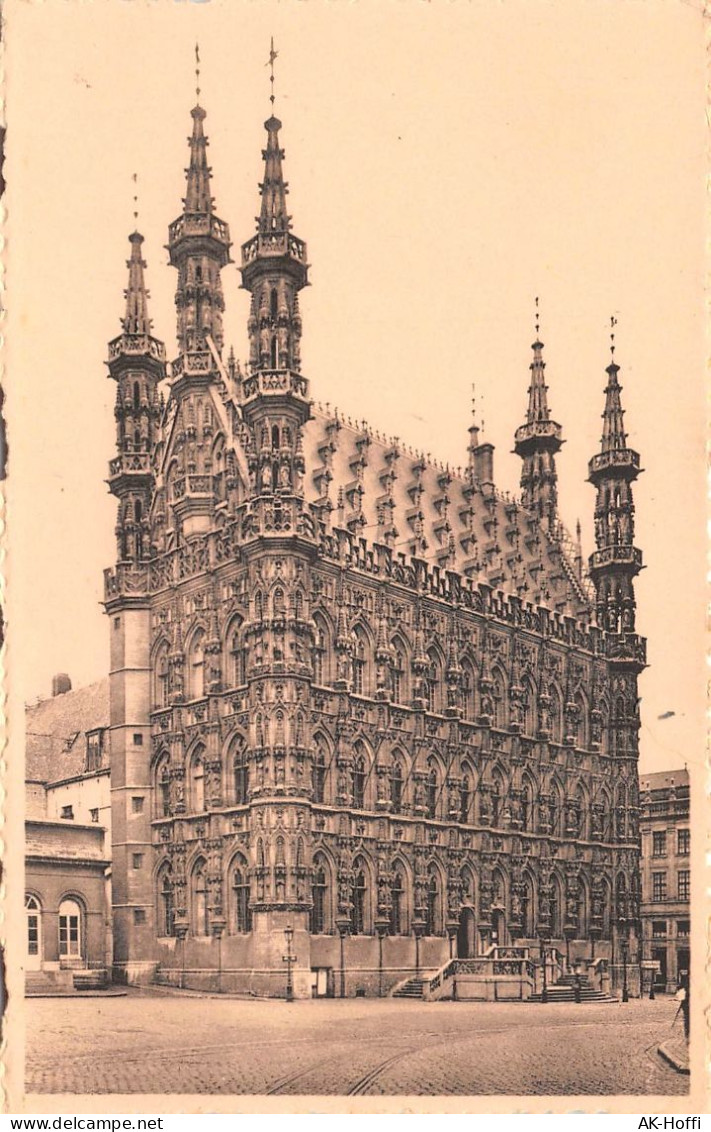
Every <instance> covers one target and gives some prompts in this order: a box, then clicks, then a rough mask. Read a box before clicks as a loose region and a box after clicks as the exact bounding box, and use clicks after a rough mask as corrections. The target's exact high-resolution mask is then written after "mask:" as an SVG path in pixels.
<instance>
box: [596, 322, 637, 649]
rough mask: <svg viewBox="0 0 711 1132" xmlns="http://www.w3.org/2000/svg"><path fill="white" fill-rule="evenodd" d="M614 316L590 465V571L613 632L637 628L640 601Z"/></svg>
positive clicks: (633, 474) (631, 463)
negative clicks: (597, 437)
mask: <svg viewBox="0 0 711 1132" xmlns="http://www.w3.org/2000/svg"><path fill="white" fill-rule="evenodd" d="M615 324H616V320H615V319H614V317H613V318H612V319H611V327H612V332H611V347H610V349H611V355H612V360H611V361H610V364H609V366H608V367H607V370H606V372H607V385H606V387H605V410H604V412H603V414H602V420H603V425H602V438H601V440H600V451H599V453H598V454H597V455H596V456H593V458H592V460H591V461H590V463H589V465H588V470H589V475H588V479H589V481H590V483H592V484H594V485H595V487H596V488H597V498H596V502H595V545H596V547H597V549H596V550H595V552H594V554H592V555H591V557H590V575H591V577H592V579H593V582H594V583H595V589H596V593H597V618H598V622H599V623H600V625H602V626H603V627H604V628H606V629H607V630H608V631H609V632H613V633H620V632H622V633H626V632H633V631H634V627H635V612H636V603H635V595H634V584H633V580H634V578H635V576H636V575H637V574H638V573H639V571H640V570H641V569H642V554H641V552H640V551H639V550H638V549H637V548H636V547H635V546H634V499H633V494H632V484H633V483H634V481H635V480H636V478H637V476H638V475H639V473H640V471H641V468H640V460H639V454H638V453H637V452H635V451H633V449H631V448H628V447H627V434H626V433H625V430H624V423H623V421H624V411H623V409H622V401H621V397H620V394H621V391H622V387H621V385H620V383H619V381H618V377H617V375H618V373H619V368H620V367H619V366H618V365H617V363H616V362H615V360H614V359H615V335H614V328H615Z"/></svg>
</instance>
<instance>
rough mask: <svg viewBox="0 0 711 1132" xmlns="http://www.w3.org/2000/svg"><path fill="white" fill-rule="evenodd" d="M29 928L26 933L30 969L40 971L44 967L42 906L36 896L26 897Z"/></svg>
mask: <svg viewBox="0 0 711 1132" xmlns="http://www.w3.org/2000/svg"><path fill="white" fill-rule="evenodd" d="M25 915H26V917H27V930H26V933H25V940H26V949H27V965H26V970H28V971H39V970H40V968H41V967H42V908H41V907H40V902H39V900H38V899H37V897H36V896H26V897H25Z"/></svg>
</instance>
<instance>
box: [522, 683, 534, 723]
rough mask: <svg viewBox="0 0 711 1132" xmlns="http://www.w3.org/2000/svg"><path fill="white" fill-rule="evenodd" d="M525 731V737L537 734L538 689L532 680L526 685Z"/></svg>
mask: <svg viewBox="0 0 711 1132" xmlns="http://www.w3.org/2000/svg"><path fill="white" fill-rule="evenodd" d="M523 703H524V716H523V730H524V734H525V735H535V734H536V723H537V720H536V689H535V687H534V684H533V681H532V680H527V681H526V683H525V684H524V701H523Z"/></svg>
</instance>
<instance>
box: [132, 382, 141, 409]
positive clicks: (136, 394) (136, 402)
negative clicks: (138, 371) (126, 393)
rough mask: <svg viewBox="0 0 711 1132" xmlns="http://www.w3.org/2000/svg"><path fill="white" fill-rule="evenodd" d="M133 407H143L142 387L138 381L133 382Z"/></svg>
mask: <svg viewBox="0 0 711 1132" xmlns="http://www.w3.org/2000/svg"><path fill="white" fill-rule="evenodd" d="M133 407H134V409H140V407H141V387H140V385H139V384H138V382H137V381H134V383H133Z"/></svg>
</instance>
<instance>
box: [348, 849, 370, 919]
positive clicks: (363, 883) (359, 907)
mask: <svg viewBox="0 0 711 1132" xmlns="http://www.w3.org/2000/svg"><path fill="white" fill-rule="evenodd" d="M354 873H355V876H354V878H353V895H352V906H351V935H364V934H365V933H366V932H367V931H368V927H369V924H368V879H367V873H366V869H365V865H364V864H363V862H362V861H356V862H355V868H354Z"/></svg>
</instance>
